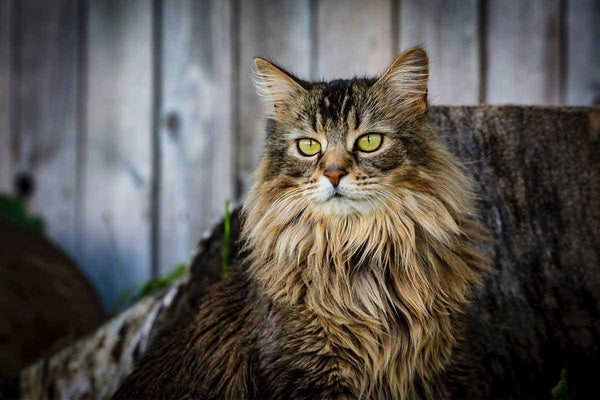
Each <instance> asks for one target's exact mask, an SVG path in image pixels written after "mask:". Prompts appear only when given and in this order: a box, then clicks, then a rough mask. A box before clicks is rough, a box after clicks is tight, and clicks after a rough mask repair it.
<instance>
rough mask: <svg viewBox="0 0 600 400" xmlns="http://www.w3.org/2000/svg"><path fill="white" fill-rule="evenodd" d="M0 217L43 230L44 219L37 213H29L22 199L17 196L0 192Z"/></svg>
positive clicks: (35, 229)
mask: <svg viewBox="0 0 600 400" xmlns="http://www.w3.org/2000/svg"><path fill="white" fill-rule="evenodd" d="M0 218H5V219H7V220H9V221H11V222H13V223H15V224H18V225H21V226H24V227H26V228H29V229H32V230H34V231H37V232H43V231H44V220H43V219H42V218H40V217H39V216H37V215H32V214H29V213H28V212H27V210H26V209H25V204H24V203H23V200H22V199H20V198H18V197H14V196H8V195H4V194H0Z"/></svg>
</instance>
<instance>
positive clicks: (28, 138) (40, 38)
mask: <svg viewBox="0 0 600 400" xmlns="http://www.w3.org/2000/svg"><path fill="white" fill-rule="evenodd" d="M21 7H22V9H21V12H22V18H20V21H13V22H14V23H20V24H21V27H20V32H21V38H20V40H19V42H20V47H19V48H18V49H13V51H19V52H20V59H21V62H20V65H21V71H20V79H19V91H18V94H17V96H16V99H15V101H18V102H19V103H20V104H19V109H20V113H19V114H18V115H15V116H14V117H15V118H19V119H20V122H19V124H18V126H20V132H15V134H18V135H19V141H18V142H19V160H18V167H19V169H20V170H21V172H27V173H29V174H30V175H31V176H32V178H33V181H34V185H35V186H34V191H33V194H32V198H31V199H30V203H29V206H30V208H31V209H32V211H33V212H35V213H38V214H40V215H41V216H42V217H43V218H44V220H45V222H46V233H47V234H48V235H49V237H50V238H51V239H53V241H54V242H55V243H56V244H58V245H59V246H60V247H62V248H63V249H64V250H65V251H66V252H67V253H68V254H70V255H71V256H76V254H75V249H76V240H77V231H76V229H77V227H76V210H77V207H78V204H77V202H76V201H77V196H76V191H77V187H76V185H77V179H76V170H77V129H76V128H77V56H78V45H77V43H78V42H77V41H78V21H77V15H78V3H77V2H75V1H71V0H57V1H53V2H40V1H37V0H25V1H22V2H21Z"/></svg>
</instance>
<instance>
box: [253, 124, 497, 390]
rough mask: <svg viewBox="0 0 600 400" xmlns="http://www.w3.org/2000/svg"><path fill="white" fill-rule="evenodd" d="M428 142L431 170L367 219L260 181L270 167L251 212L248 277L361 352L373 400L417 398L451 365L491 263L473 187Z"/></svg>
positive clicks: (345, 345)
mask: <svg viewBox="0 0 600 400" xmlns="http://www.w3.org/2000/svg"><path fill="white" fill-rule="evenodd" d="M424 129H431V128H429V126H428V125H427V124H425V127H424ZM430 146H431V147H430V151H431V152H432V154H434V155H435V157H434V159H433V160H431V161H432V164H431V167H430V168H429V169H422V170H420V171H419V175H418V176H415V177H413V178H412V183H411V186H412V188H408V187H406V185H405V187H403V188H390V193H391V195H390V196H394V198H393V199H392V201H390V199H389V198H386V199H384V201H381V202H380V203H379V204H378V205H377V208H375V210H374V211H373V212H372V213H371V214H369V215H360V214H350V215H346V216H339V215H325V214H322V213H319V212H318V211H315V210H313V209H311V208H309V207H307V205H306V203H305V202H304V201H303V200H302V198H301V197H300V196H298V193H297V191H296V192H294V189H293V188H292V189H288V190H283V191H282V190H281V189H280V188H279V187H277V186H279V185H281V182H280V181H271V182H270V181H265V180H263V179H262V178H261V177H263V176H266V173H265V174H263V172H265V171H261V169H262V168H267V164H266V163H262V164H261V165H260V166H259V169H258V173H257V179H258V181H257V183H256V184H255V185H254V187H253V188H252V190H251V191H250V193H249V196H248V199H247V201H246V203H245V207H244V213H245V216H246V219H245V224H244V228H243V238H244V240H245V248H246V250H247V251H248V252H249V257H248V259H247V262H248V263H249V270H248V271H249V274H250V277H251V278H252V279H255V280H256V281H257V282H259V283H260V285H261V288H262V290H264V293H265V294H266V295H267V296H269V297H270V298H271V299H273V300H274V301H276V302H279V303H282V304H286V305H290V306H294V305H297V304H303V305H304V306H305V307H306V308H308V309H309V310H311V311H312V312H314V313H315V315H316V316H318V318H319V320H320V321H321V323H322V324H324V325H326V326H327V328H326V329H327V331H328V332H329V334H330V339H331V340H332V342H333V343H334V344H335V345H336V346H339V347H341V348H345V349H348V350H350V351H352V352H353V353H354V354H355V355H356V357H357V360H356V365H357V367H356V369H357V370H356V371H354V373H355V374H357V375H362V374H363V373H364V374H366V375H367V376H370V377H371V378H372V379H369V380H364V379H363V380H361V381H360V382H361V387H360V388H359V389H360V391H361V393H364V394H368V395H375V396H376V397H381V398H387V397H389V395H390V393H401V394H403V396H408V397H407V398H411V394H412V393H411V387H410V384H409V383H410V382H413V381H414V380H415V379H417V378H418V379H421V380H424V381H427V380H428V379H429V378H431V379H433V377H434V376H436V375H437V374H438V373H439V372H440V371H442V370H443V369H444V368H445V367H447V366H448V363H449V362H450V358H451V355H452V349H453V348H454V346H455V345H456V342H457V341H458V340H459V336H460V334H459V332H456V331H455V326H454V325H455V322H456V321H455V319H456V317H457V316H459V315H460V314H461V313H462V310H463V307H464V303H466V302H467V301H468V298H469V295H470V287H471V286H472V285H473V284H477V283H480V282H481V281H480V276H481V273H482V272H484V271H485V270H486V267H485V260H484V258H483V256H482V255H481V253H480V252H479V251H478V250H477V249H476V247H475V246H474V241H475V240H478V239H480V238H481V233H482V231H481V229H480V228H479V225H478V224H477V223H476V222H474V221H473V210H474V195H473V190H472V186H473V185H472V183H471V181H470V179H468V178H467V177H466V175H465V173H464V171H463V168H462V167H461V166H460V165H459V164H458V163H457V162H456V161H455V160H454V159H453V157H452V156H450V155H449V153H448V152H447V151H446V150H445V149H444V148H443V147H441V146H439V145H437V144H436V143H435V142H433V143H431V144H430ZM290 193H291V194H290ZM294 193H295V195H294ZM432 361H434V362H432ZM394 364H396V365H394ZM359 365H360V367H359ZM360 368H365V370H364V371H362V373H361V372H360V371H359V370H360ZM416 375H420V376H416ZM357 379H358V377H357ZM383 381H385V382H387V385H391V386H392V387H391V388H388V387H385V386H382V385H380V383H381V382H383ZM432 394H433V393H432Z"/></svg>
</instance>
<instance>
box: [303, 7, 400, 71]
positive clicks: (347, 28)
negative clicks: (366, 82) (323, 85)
mask: <svg viewBox="0 0 600 400" xmlns="http://www.w3.org/2000/svg"><path fill="white" fill-rule="evenodd" d="M317 4H318V10H317V21H318V26H317V28H316V29H317V32H318V39H317V42H318V43H317V49H318V50H317V53H318V57H317V62H318V65H317V76H316V78H318V79H321V78H324V79H338V78H351V77H353V76H364V75H376V74H378V73H381V72H383V70H384V69H385V68H386V67H387V65H388V64H389V63H390V62H391V60H392V57H393V56H394V55H395V54H392V51H393V44H392V2H391V1H390V0H374V1H368V2H367V1H362V0H351V1H336V0H323V1H319V2H318V3H317ZM313 61H314V60H313Z"/></svg>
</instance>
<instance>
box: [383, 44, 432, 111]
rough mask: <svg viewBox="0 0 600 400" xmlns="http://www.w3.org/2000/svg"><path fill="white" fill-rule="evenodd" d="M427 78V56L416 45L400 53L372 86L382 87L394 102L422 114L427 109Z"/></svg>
mask: <svg viewBox="0 0 600 400" xmlns="http://www.w3.org/2000/svg"><path fill="white" fill-rule="evenodd" d="M428 79H429V58H428V57H427V52H425V50H424V49H423V48H422V47H419V46H417V47H412V48H410V49H408V50H406V51H405V52H404V53H402V54H400V55H399V56H398V57H397V58H396V59H395V60H394V62H392V64H391V65H390V66H389V67H388V69H387V70H386V71H385V72H384V73H383V74H382V75H381V78H379V80H378V81H377V82H376V83H375V85H374V87H376V88H378V89H383V90H384V91H385V93H386V96H387V97H388V98H389V99H390V100H391V101H392V102H393V103H394V104H396V105H398V106H400V107H403V108H405V109H410V110H412V111H413V112H416V113H419V114H422V113H425V112H426V111H427V82H428Z"/></svg>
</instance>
